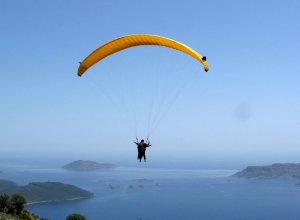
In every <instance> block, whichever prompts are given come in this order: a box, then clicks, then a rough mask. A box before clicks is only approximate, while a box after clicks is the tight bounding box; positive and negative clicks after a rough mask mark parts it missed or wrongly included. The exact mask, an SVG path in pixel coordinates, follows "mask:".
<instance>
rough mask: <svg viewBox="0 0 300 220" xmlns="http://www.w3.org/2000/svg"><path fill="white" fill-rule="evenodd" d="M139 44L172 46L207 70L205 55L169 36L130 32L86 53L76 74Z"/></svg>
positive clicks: (80, 73)
mask: <svg viewBox="0 0 300 220" xmlns="http://www.w3.org/2000/svg"><path fill="white" fill-rule="evenodd" d="M140 45H157V46H165V47H169V48H173V49H175V50H179V51H182V52H184V53H186V54H188V55H190V56H192V57H194V58H195V59H196V60H198V61H199V62H201V63H202V65H203V66H204V70H205V71H206V72H207V71H208V63H207V62H206V57H205V56H201V55H200V54H199V53H197V52H196V51H195V50H193V49H192V48H190V47H188V46H187V45H185V44H183V43H180V42H178V41H176V40H172V39H170V38H166V37H162V36H157V35H151V34H131V35H126V36H123V37H119V38H116V39H114V40H112V41H109V42H107V43H106V44H103V45H102V46H100V47H99V48H97V49H96V50H95V51H93V52H92V53H91V54H90V55H88V56H87V57H86V58H85V59H84V60H83V61H82V62H81V63H80V66H79V68H78V72H77V74H78V76H82V75H83V74H84V72H85V71H86V70H87V69H88V68H90V67H91V66H93V65H94V64H95V63H97V62H99V61H100V60H102V59H104V58H105V57H107V56H109V55H111V54H114V53H116V52H118V51H120V50H124V49H126V48H129V47H134V46H140Z"/></svg>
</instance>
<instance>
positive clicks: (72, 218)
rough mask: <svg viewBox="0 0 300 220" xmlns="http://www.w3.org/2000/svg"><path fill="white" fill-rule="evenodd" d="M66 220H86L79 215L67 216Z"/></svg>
mask: <svg viewBox="0 0 300 220" xmlns="http://www.w3.org/2000/svg"><path fill="white" fill-rule="evenodd" d="M66 220H87V218H86V217H84V216H83V215H80V214H71V215H68V216H67V218H66Z"/></svg>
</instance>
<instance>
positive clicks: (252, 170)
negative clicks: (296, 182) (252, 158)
mask: <svg viewBox="0 0 300 220" xmlns="http://www.w3.org/2000/svg"><path fill="white" fill-rule="evenodd" d="M232 177H242V178H251V179H266V178H268V179H270V178H281V179H299V178H300V163H275V164H272V165H265V166H248V167H246V168H245V169H244V170H242V171H240V172H237V173H235V174H233V175H232Z"/></svg>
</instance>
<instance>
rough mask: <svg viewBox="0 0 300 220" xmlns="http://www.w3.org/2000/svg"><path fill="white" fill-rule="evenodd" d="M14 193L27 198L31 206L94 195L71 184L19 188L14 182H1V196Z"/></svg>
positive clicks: (36, 184) (53, 183) (33, 185)
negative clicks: (32, 204)
mask: <svg viewBox="0 0 300 220" xmlns="http://www.w3.org/2000/svg"><path fill="white" fill-rule="evenodd" d="M14 193H20V194H21V195H22V196H24V197H25V198H26V200H27V202H28V203H29V204H30V203H39V202H50V201H62V200H73V199H83V198H91V197H93V193H91V192H88V191H86V190H84V189H81V188H79V187H77V186H74V185H70V184H64V183H59V182H32V183H29V184H27V185H24V186H19V185H17V184H16V183H15V182H13V181H9V180H0V195H2V194H8V195H12V194H14Z"/></svg>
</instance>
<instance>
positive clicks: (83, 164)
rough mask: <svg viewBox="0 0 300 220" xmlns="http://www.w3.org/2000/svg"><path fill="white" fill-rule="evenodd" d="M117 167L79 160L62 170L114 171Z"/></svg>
mask: <svg viewBox="0 0 300 220" xmlns="http://www.w3.org/2000/svg"><path fill="white" fill-rule="evenodd" d="M116 167H117V165H115V164H112V163H98V162H95V161H90V160H77V161H74V162H71V163H69V164H67V165H65V166H63V167H62V168H63V169H66V170H74V171H86V170H99V169H112V168H116Z"/></svg>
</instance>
